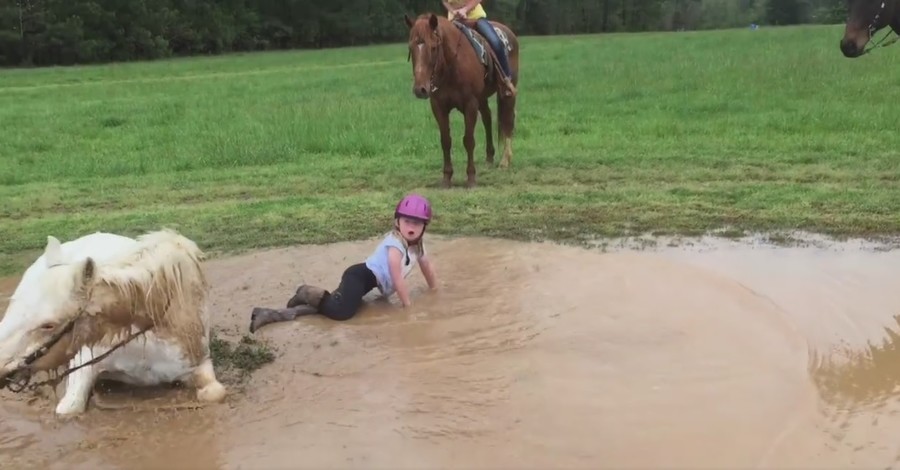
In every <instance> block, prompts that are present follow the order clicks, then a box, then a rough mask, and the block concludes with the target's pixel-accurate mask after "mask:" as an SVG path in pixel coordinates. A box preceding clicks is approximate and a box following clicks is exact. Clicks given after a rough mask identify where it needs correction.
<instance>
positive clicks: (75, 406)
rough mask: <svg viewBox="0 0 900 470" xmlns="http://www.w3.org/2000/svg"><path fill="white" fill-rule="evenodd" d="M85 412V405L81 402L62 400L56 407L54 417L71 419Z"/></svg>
mask: <svg viewBox="0 0 900 470" xmlns="http://www.w3.org/2000/svg"><path fill="white" fill-rule="evenodd" d="M85 410H87V403H84V402H81V401H67V400H65V399H63V400H62V401H60V402H59V403H58V404H57V405H56V415H57V416H59V417H60V418H73V417H75V416H78V415H80V414H82V413H84V412H85Z"/></svg>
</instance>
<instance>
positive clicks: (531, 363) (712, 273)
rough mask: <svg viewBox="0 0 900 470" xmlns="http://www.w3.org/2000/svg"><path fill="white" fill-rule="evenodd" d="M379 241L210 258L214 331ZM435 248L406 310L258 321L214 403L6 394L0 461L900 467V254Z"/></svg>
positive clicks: (162, 395)
mask: <svg viewBox="0 0 900 470" xmlns="http://www.w3.org/2000/svg"><path fill="white" fill-rule="evenodd" d="M375 242H376V241H374V240H373V241H368V242H365V243H340V244H335V245H330V246H326V247H297V248H290V249H281V250H271V251H265V252H260V253H254V254H248V255H245V256H240V257H234V258H229V259H219V260H213V261H210V262H208V263H207V266H208V270H209V274H210V278H211V281H212V283H213V286H214V287H213V298H214V312H215V316H216V320H215V322H216V325H215V326H216V327H217V328H218V329H219V330H220V331H221V333H220V334H221V335H223V336H226V337H229V338H239V337H240V336H241V335H242V334H244V333H245V332H246V329H247V325H248V318H249V312H250V310H251V309H252V307H254V306H275V307H279V306H282V305H283V304H284V302H285V301H286V300H287V298H288V297H290V295H291V294H292V291H293V289H294V287H295V285H296V284H297V283H300V282H308V283H316V284H322V285H325V286H328V287H333V286H334V285H335V283H336V282H337V279H338V277H339V276H340V273H341V271H342V269H343V268H344V266H346V265H348V264H350V263H354V262H357V261H358V260H361V259H364V257H365V256H366V255H367V254H368V252H369V250H370V249H371V248H372V247H373V246H374V243H375ZM430 249H431V251H432V253H434V255H435V259H436V263H437V269H438V273H439V276H440V281H441V290H440V292H438V293H436V294H428V295H423V291H424V288H425V284H424V281H423V280H422V278H421V276H419V275H415V276H413V277H411V279H412V280H413V285H414V286H415V287H414V288H415V292H416V293H415V294H414V306H413V307H412V308H410V309H408V310H406V311H401V310H396V309H392V308H391V306H389V305H383V304H375V305H372V306H371V307H369V308H367V309H366V310H365V311H364V312H363V313H361V314H360V316H358V317H357V318H355V319H354V320H352V321H349V322H346V323H337V322H332V321H329V320H327V319H324V318H321V317H301V318H300V319H298V320H296V321H294V322H292V323H279V324H273V325H269V326H267V327H265V328H263V329H262V330H261V331H259V332H258V333H257V334H256V336H257V337H259V338H261V339H262V340H264V341H266V342H268V343H269V344H271V345H272V346H273V347H274V348H275V349H276V353H277V358H276V360H275V362H274V363H272V364H269V365H267V366H265V367H264V368H263V369H261V370H259V371H257V372H256V373H255V374H254V375H253V378H252V381H251V382H250V383H249V384H248V385H247V386H246V387H245V388H243V389H240V390H239V389H232V394H231V396H230V398H229V400H228V402H227V403H225V404H223V405H220V406H212V407H207V408H202V409H197V410H159V411H157V410H155V409H154V408H155V404H157V403H159V404H164V403H167V402H172V401H182V402H183V401H189V400H190V396H189V395H186V394H185V393H184V392H182V391H157V392H154V393H152V394H149V395H148V396H146V397H143V398H141V399H129V398H127V397H125V398H122V397H119V398H115V395H116V394H115V393H112V392H111V393H109V394H102V396H105V397H112V398H110V399H117V400H119V403H121V404H122V406H121V409H110V410H91V411H90V412H89V413H88V414H87V415H84V416H82V417H80V418H78V419H74V420H60V419H57V418H55V417H54V416H53V414H52V408H53V406H54V403H55V402H50V401H47V400H36V401H34V402H33V403H28V402H27V400H26V398H25V397H22V396H15V395H12V394H11V393H9V392H7V391H4V392H2V393H0V398H2V401H0V466H2V467H3V468H13V467H17V468H18V467H23V466H25V465H32V464H33V465H38V466H40V467H41V468H60V469H62V468H65V469H70V468H91V469H99V468H129V469H132V468H192V469H200V468H223V469H226V468H227V469H238V468H240V469H248V468H260V469H274V468H325V467H343V468H373V467H384V468H388V467H389V468H438V467H440V468H447V467H454V468H564V467H581V468H599V467H606V468H624V467H632V468H638V467H640V468H648V467H653V468H663V467H665V468H675V467H679V468H749V467H756V468H792V467H795V468H799V467H805V468H813V467H815V468H848V467H853V468H888V467H894V466H897V465H898V463H897V462H898V451H900V443H898V441H897V439H896V438H895V436H896V435H897V434H898V433H900V414H898V411H900V400H898V392H897V390H896V388H897V387H896V385H897V384H898V383H900V352H898V351H897V345H896V343H894V341H896V339H897V337H896V333H894V332H895V331H897V330H898V324H897V321H896V320H895V315H897V314H900V288H898V286H900V250H897V251H879V250H873V249H870V248H867V247H861V246H857V245H856V244H852V243H844V244H834V243H832V244H827V246H825V247H821V246H809V247H796V248H774V247H771V246H765V245H758V244H757V245H753V244H746V243H739V242H734V241H716V240H701V241H699V242H697V243H696V244H694V245H692V246H678V247H670V246H667V244H666V243H662V244H661V246H660V247H658V248H652V249H648V248H646V247H644V248H642V249H640V250H629V249H623V248H615V249H611V250H608V251H607V252H602V251H601V250H599V249H595V250H586V249H580V248H574V247H561V246H557V245H553V244H538V243H533V244H526V243H516V242H508V241H500V240H490V239H477V238H476V239H449V238H437V239H433V240H432V241H431V248H430ZM14 286H15V284H14V283H12V282H6V283H5V284H2V285H0V291H2V292H3V293H4V294H9V293H10V292H11V291H12V289H13V288H14ZM0 303H2V299H0ZM98 395H100V394H98ZM131 405H134V406H139V407H140V408H139V409H137V410H133V409H131Z"/></svg>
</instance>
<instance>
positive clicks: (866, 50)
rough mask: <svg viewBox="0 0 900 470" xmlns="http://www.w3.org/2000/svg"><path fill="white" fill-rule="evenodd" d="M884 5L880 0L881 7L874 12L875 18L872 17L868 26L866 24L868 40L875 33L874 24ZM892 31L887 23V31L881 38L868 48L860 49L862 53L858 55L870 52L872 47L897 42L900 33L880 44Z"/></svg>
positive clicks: (885, 45)
mask: <svg viewBox="0 0 900 470" xmlns="http://www.w3.org/2000/svg"><path fill="white" fill-rule="evenodd" d="M884 6H885V2H884V0H882V2H881V7H879V9H878V13H875V18H873V19H872V22H871V23H869V26H868V28H867V29H868V32H869V40H870V41H871V40H872V37H873V36H874V35H875V31H876V27H875V25H877V24H878V18H880V17H881V13H883V12H884ZM892 32H894V28H892V27H891V26H890V25H888V32H887V34H885V35H884V37H883V38H881V41H878V42H877V43H875V44H874V45H872V46H871V47H869V48H867V49H864V50H863V51H862V54H860V55H861V56H863V55H866V54H868V53H869V52H872V50H873V49H877V48H879V47H887V46H890V45H891V44H893V43H895V42H897V41H898V40H900V35H897V36H895V37H894V38H893V39H891V40H890V41H888V42H887V43H885V44H882V43H883V42H884V40H885V39H887V38H888V36H890V35H891V33H892ZM870 44H871V43H870Z"/></svg>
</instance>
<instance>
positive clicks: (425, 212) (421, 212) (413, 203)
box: [394, 194, 431, 223]
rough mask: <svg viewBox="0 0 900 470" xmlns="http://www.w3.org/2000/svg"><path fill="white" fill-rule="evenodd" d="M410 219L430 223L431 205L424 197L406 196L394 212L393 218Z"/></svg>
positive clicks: (416, 195)
mask: <svg viewBox="0 0 900 470" xmlns="http://www.w3.org/2000/svg"><path fill="white" fill-rule="evenodd" d="M401 215H403V216H406V217H412V218H414V219H421V220H424V221H425V223H428V222H430V221H431V204H430V203H429V202H428V199H425V196H422V195H419V194H407V195H406V196H405V197H404V198H403V199H401V200H400V202H398V203H397V208H396V209H395V210H394V217H400V216H401Z"/></svg>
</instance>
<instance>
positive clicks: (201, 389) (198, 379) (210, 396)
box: [193, 357, 225, 403]
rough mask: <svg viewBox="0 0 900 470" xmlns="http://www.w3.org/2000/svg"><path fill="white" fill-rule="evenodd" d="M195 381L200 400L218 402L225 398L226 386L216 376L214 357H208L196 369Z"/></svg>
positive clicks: (194, 373)
mask: <svg viewBox="0 0 900 470" xmlns="http://www.w3.org/2000/svg"><path fill="white" fill-rule="evenodd" d="M193 382H194V386H195V387H196V388H197V398H198V399H199V400H200V401H204V402H208V403H217V402H220V401H222V400H224V399H225V386H224V385H222V384H221V383H220V382H219V380H218V379H217V378H216V371H215V370H214V369H213V363H212V358H210V357H207V358H206V359H204V360H203V362H201V363H200V365H198V366H197V367H196V368H195V369H194V372H193Z"/></svg>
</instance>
